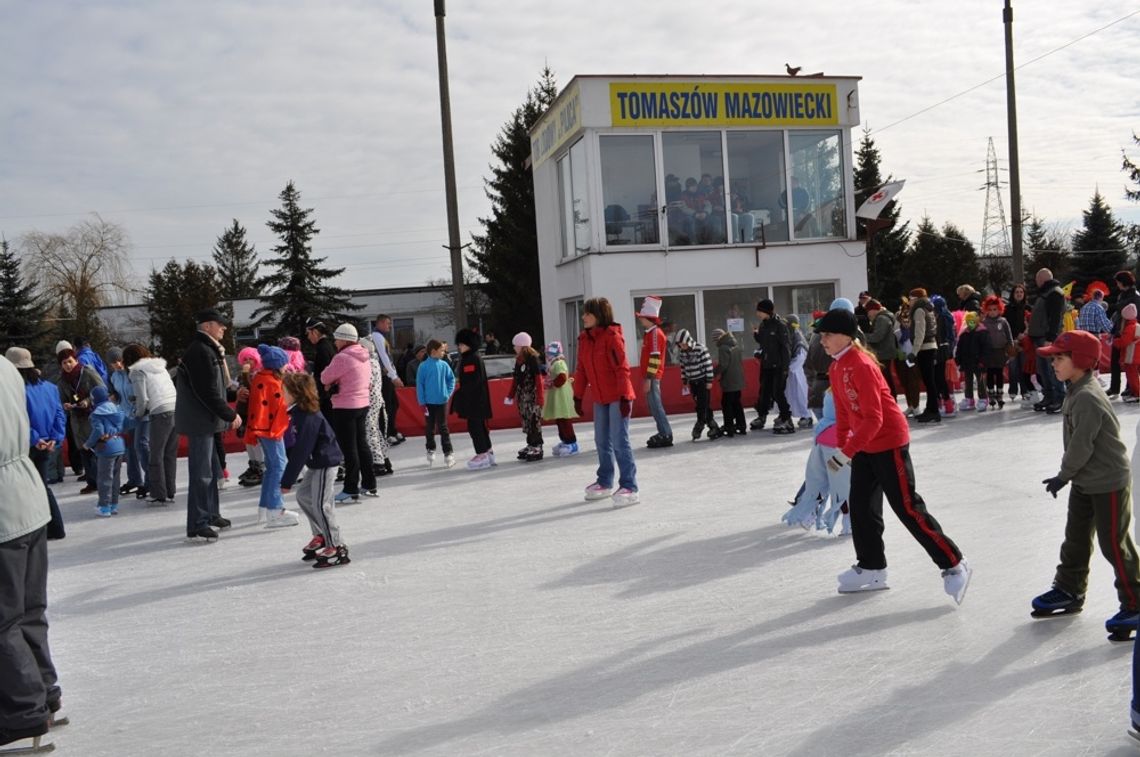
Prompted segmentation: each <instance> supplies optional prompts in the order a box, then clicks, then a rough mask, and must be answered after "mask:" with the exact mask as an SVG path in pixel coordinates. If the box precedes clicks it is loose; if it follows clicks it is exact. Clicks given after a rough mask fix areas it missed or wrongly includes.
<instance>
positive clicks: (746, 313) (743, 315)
mask: <svg viewBox="0 0 1140 757" xmlns="http://www.w3.org/2000/svg"><path fill="white" fill-rule="evenodd" d="M767 296H768V287H766V286H755V287H748V288H746V289H706V290H705V291H704V292H703V293H702V297H703V299H704V303H705V334H708V335H709V336H708V338H709V340H710V341H711V340H712V332H713V330H714V329H724V330H725V331H731V332H732V335H733V336H734V337H736V343H737V344H739V345H740V349H741V350H742V351H743V352H744V354H745V355H751V354H752V351H753V350H754V349H756V342H755V340H753V339H752V329H754V328H756V326H757V325H758V324H757V320H756V303H757V302H759V301H760V300H763V299H765V298H766V297H767ZM709 349H710V350H711V349H712V348H711V347H710V348H709Z"/></svg>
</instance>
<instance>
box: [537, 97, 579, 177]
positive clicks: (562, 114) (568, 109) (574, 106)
mask: <svg viewBox="0 0 1140 757" xmlns="http://www.w3.org/2000/svg"><path fill="white" fill-rule="evenodd" d="M581 128H582V98H581V96H580V94H579V92H578V87H577V85H575V86H574V87H572V88H571V89H568V90H566V91H565V92H564V93H563V95H562V97H561V98H560V101H559V102H557V103H555V104H554V107H552V108H551V109H550V110H548V111H547V112H546V115H544V116H543V117H542V118H541V119H540V120H539V122H538V125H537V126H535V128H534V129H533V130H532V136H531V138H530V160H531V164H532V165H534V166H537V165H539V164H540V163H542V162H543V161H545V160H546V159H547V158H549V157H550V156H551V155H553V154H554V151H555V150H557V149H558V148H559V147H561V146H562V145H564V144H565V143H566V141H567V140H568V139H570V137H572V136H574V134H575V133H577V132H578V130H579V129H581Z"/></svg>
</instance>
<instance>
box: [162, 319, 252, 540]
mask: <svg viewBox="0 0 1140 757" xmlns="http://www.w3.org/2000/svg"><path fill="white" fill-rule="evenodd" d="M194 320H195V321H197V323H198V330H197V331H196V332H195V333H194V338H193V339H192V340H191V342H190V346H189V347H187V348H186V351H185V352H183V353H182V362H181V363H180V364H179V366H178V369H177V373H176V374H175V377H174V387H175V389H176V390H177V391H178V397H177V399H176V400H175V403H174V429H175V431H177V432H178V433H179V434H182V435H184V436H185V437H186V441H187V443H188V446H189V454H188V456H187V466H188V467H189V469H190V487H189V490H188V491H187V494H186V535H187V536H188V537H190V538H203V539H207V540H212V539H217V538H218V532H217V531H215V530H214V528H228V527H229V525H230V522H229V521H228V520H227V519H225V518H223V517H222V515H221V512H220V511H219V506H218V481H219V480H220V479H221V477H222V464H221V462H220V461H219V460H218V456H217V454H216V452H215V450H214V434H216V433H220V432H223V431H225V430H226V429H227V428H234V429H237V428H238V427H240V426H241V418H240V417H239V416H238V414H237V411H235V410H234V409H233V408H232V407H230V405H229V402H228V399H229V396H230V394H231V392H230V388H229V386H228V385H227V384H228V382H227V381H226V368H225V363H224V362H223V360H224V358H223V356H222V355H223V353H222V345H221V340H222V337H223V336H225V333H226V322H225V318H224V316H222V314H221V313H219V312H218V311H217V310H216V309H214V308H208V309H206V310H202V311H200V312H198V313H197V314H196V315H195V316H194Z"/></svg>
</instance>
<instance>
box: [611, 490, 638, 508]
mask: <svg viewBox="0 0 1140 757" xmlns="http://www.w3.org/2000/svg"><path fill="white" fill-rule="evenodd" d="M610 499H612V500H613V503H614V509H617V508H619V507H629V506H630V505H636V504H637V503H638V502H640V501H641V497H639V496H638V494H637V492H635V491H634V490H633V489H626V488H624V487H623V488H621V489H618V490H617V491H616V492H614V495H613V497H611V498H610Z"/></svg>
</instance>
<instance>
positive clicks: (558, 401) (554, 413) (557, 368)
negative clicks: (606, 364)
mask: <svg viewBox="0 0 1140 757" xmlns="http://www.w3.org/2000/svg"><path fill="white" fill-rule="evenodd" d="M546 378H547V380H548V381H549V382H550V384H549V386H548V387H547V389H546V401H545V403H544V404H543V407H542V419H543V420H544V421H553V420H558V419H559V418H577V417H578V414H577V413H576V412H574V386H573V381H574V379H573V377H571V376H570V369H569V368H568V367H567V366H566V359H565V358H562V357H559V358H557V359H556V360H554V362H552V363H551V364H550V368H549V369H548V370H547V375H546ZM560 379H561V381H562V385H561V386H555V384H556V383H557V382H558V381H559V380H560Z"/></svg>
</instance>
